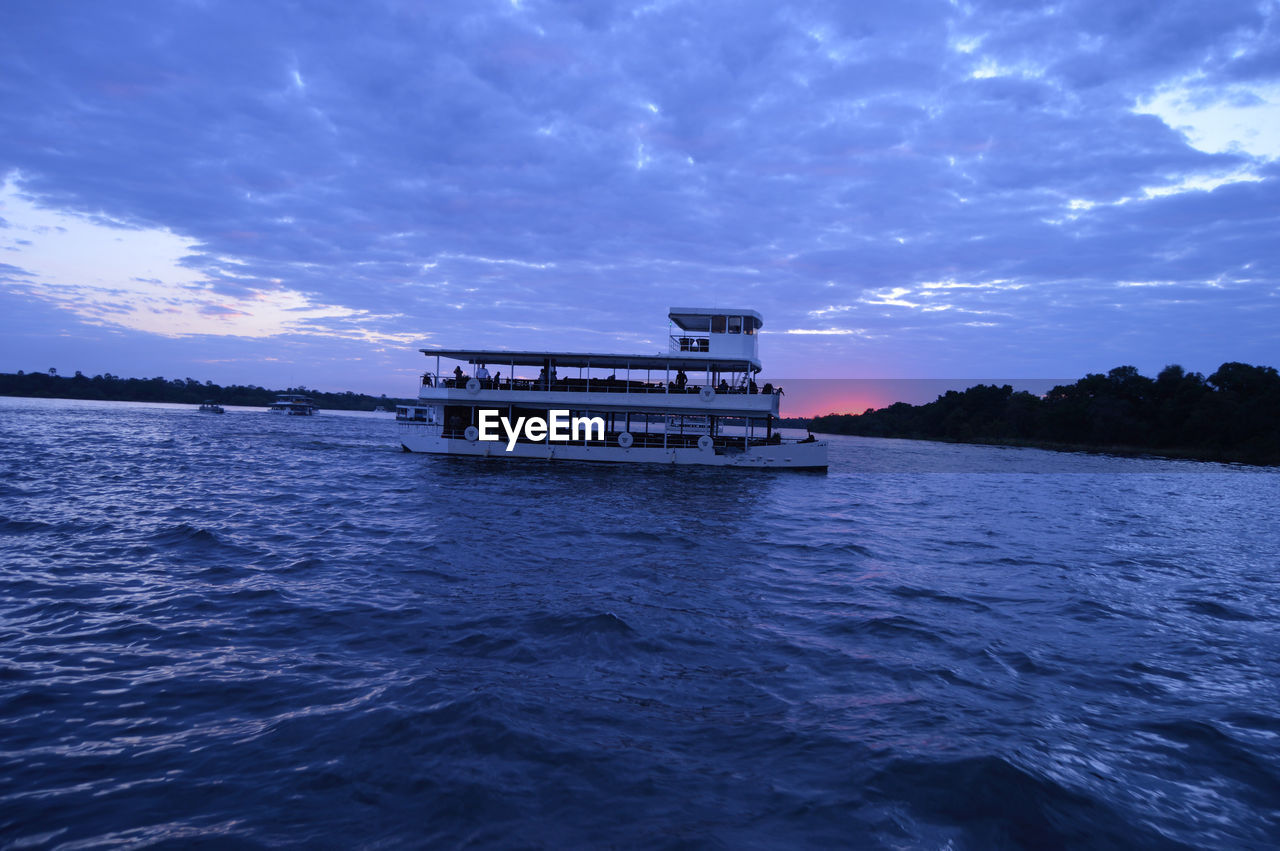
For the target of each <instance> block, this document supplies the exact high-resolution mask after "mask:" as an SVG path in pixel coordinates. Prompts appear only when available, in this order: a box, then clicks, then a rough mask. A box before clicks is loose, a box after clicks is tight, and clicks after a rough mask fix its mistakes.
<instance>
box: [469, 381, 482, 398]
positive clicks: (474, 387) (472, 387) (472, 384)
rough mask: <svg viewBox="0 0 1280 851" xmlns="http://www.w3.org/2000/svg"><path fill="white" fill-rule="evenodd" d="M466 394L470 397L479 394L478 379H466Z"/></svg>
mask: <svg viewBox="0 0 1280 851" xmlns="http://www.w3.org/2000/svg"><path fill="white" fill-rule="evenodd" d="M467 392H468V393H470V394H471V395H472V396H474V395H476V394H477V393H479V392H480V379H478V378H468V379H467Z"/></svg>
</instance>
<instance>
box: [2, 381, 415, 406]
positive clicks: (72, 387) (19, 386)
mask: <svg viewBox="0 0 1280 851" xmlns="http://www.w3.org/2000/svg"><path fill="white" fill-rule="evenodd" d="M281 393H296V394H300V395H303V396H309V397H311V400H312V401H313V402H315V403H316V405H317V406H318V407H320V408H327V409H329V410H337V411H372V410H373V409H374V408H376V407H379V406H381V407H383V408H385V409H387V410H391V409H392V408H393V407H394V406H395V405H398V404H399V405H404V404H413V402H412V400H405V399H390V398H388V397H386V396H370V395H368V394H367V393H353V392H351V391H347V392H345V393H322V392H321V391H319V390H309V389H307V388H306V387H290V388H287V389H285V390H267V389H266V388H263V387H256V386H253V385H243V384H228V385H226V386H225V387H223V386H220V385H218V384H214V383H213V382H212V381H205V382H203V383H201V382H199V381H196V380H195V379H194V378H186V379H183V378H173V379H165V378H121V377H119V376H116V375H111V374H109V373H108V374H106V375H95V376H93V377H92V378H91V377H89V376H87V375H83V374H82V373H80V372H77V373H76V374H75V375H74V376H70V377H68V376H61V375H56V374H53V373H50V372H21V371H19V372H17V373H0V396H34V397H39V398H51V399H101V400H105V401H113V402H174V403H178V404H185V405H199V404H200V403H201V402H203V401H204V400H206V399H210V400H212V401H214V402H217V403H218V404H220V405H244V406H247V407H251V408H256V407H265V406H267V405H268V404H270V403H272V402H274V401H275V400H276V396H277V395H279V394H281Z"/></svg>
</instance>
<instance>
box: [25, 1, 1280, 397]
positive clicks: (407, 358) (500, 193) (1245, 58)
mask: <svg viewBox="0 0 1280 851" xmlns="http://www.w3.org/2000/svg"><path fill="white" fill-rule="evenodd" d="M1278 158H1280V0H1265V2H1235V0H1215V2H1177V0H1161V1H1160V2H1141V3H1138V2H1126V0H1086V1H1085V2H1071V0H1067V2H1060V3H1054V4H1051V5H1050V4H1045V5H1036V4H1027V3H1023V2H948V0H893V1H892V2H849V1H848V0H834V1H833V2H811V3H785V2H749V0H744V2H732V3H730V2H718V1H717V0H692V2H666V1H665V0H657V2H650V3H643V2H642V3H609V2H603V1H601V2H596V0H590V2H588V0H564V2H535V1H534V0H501V2H496V0H495V2H487V0H466V2H335V3H322V2H306V3H303V2H291V3H282V2H271V0H263V2H252V3H250V2H236V3H229V2H218V1H217V0H205V1H204V2H193V1H191V0H163V2H155V3H146V2H127V0H121V2H115V3H99V4H88V3H73V2H58V0H39V2H30V1H29V0H10V2H6V3H3V4H0V371H16V370H18V369H25V370H33V369H37V370H44V369H48V368H50V367H53V368H56V369H57V370H58V371H59V373H60V374H70V373H72V372H74V371H75V370H82V371H83V372H85V373H86V374H89V375H94V374H98V373H104V372H109V373H113V374H116V375H123V376H154V375H164V376H166V377H193V378H196V379H198V380H201V381H204V380H211V381H214V382H216V383H232V382H239V383H252V384H261V385H264V386H268V387H282V386H286V385H287V386H297V385H305V386H308V387H311V388H314V389H319V390H356V391H360V392H371V393H386V394H388V395H393V396H404V395H412V393H413V392H414V388H415V387H416V381H415V376H416V375H417V374H418V373H419V372H421V371H422V369H424V366H425V360H424V359H423V357H422V355H421V354H420V353H418V351H417V350H418V349H419V348H423V347H432V346H444V347H483V348H513V349H561V350H584V351H604V352H642V353H653V352H657V351H661V350H664V349H665V348H666V345H667V333H668V325H667V316H666V314H667V309H668V308H669V307H671V306H673V305H681V306H686V305H687V306H701V305H707V306H724V307H730V308H732V307H745V308H751V309H754V310H757V311H759V312H760V313H761V314H762V315H763V316H764V323H765V324H764V328H763V329H762V333H761V337H760V349H761V357H762V360H763V361H764V364H765V372H764V374H763V377H762V380H763V379H767V378H769V377H775V378H788V379H795V378H805V379H833V378H841V379H846V378H862V379H897V378H909V379H925V378H929V379H933V378H957V377H960V378H963V377H973V376H989V375H1001V376H1014V377H1026V378H1044V377H1059V376H1067V377H1079V376H1082V375H1084V374H1085V373H1087V372H1101V371H1106V370H1108V369H1110V368H1112V367H1115V366H1119V365H1122V364H1129V365H1134V366H1137V367H1138V368H1139V369H1140V370H1142V371H1143V372H1144V373H1146V374H1154V373H1155V372H1156V371H1158V370H1159V369H1161V368H1162V367H1163V366H1165V365H1167V364H1172V363H1177V364H1181V365H1183V366H1184V367H1186V368H1187V369H1190V370H1194V371H1201V372H1204V373H1206V374H1207V373H1210V372H1212V371H1213V370H1214V369H1216V368H1217V366H1218V365H1219V364H1221V363H1223V362H1225V361H1233V360H1236V361H1244V362H1248V363H1256V364H1268V365H1280V330H1278V329H1280V159H1278Z"/></svg>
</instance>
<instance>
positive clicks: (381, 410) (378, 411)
mask: <svg viewBox="0 0 1280 851" xmlns="http://www.w3.org/2000/svg"><path fill="white" fill-rule="evenodd" d="M373 412H374V413H375V414H385V413H386V412H387V409H386V408H384V407H382V406H381V405H378V406H376V407H375V408H374V409H373Z"/></svg>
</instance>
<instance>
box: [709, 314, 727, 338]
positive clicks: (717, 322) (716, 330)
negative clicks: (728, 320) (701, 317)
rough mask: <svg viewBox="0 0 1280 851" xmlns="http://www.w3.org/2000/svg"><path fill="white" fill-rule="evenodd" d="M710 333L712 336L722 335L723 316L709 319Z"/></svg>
mask: <svg viewBox="0 0 1280 851" xmlns="http://www.w3.org/2000/svg"><path fill="white" fill-rule="evenodd" d="M711 333H712V334H723V333H724V317H723V316H713V317H711Z"/></svg>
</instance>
